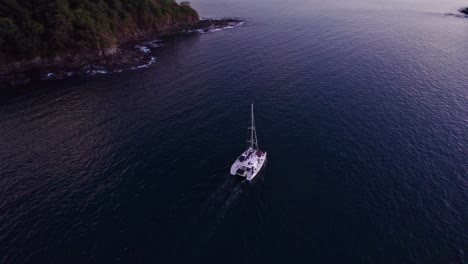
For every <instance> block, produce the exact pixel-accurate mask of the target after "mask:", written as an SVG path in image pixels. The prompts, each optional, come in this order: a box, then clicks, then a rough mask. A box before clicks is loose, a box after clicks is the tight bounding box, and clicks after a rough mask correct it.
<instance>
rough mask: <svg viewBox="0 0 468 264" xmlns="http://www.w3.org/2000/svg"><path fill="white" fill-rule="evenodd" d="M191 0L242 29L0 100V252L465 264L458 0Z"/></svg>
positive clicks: (466, 124)
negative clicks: (251, 125) (256, 168)
mask: <svg viewBox="0 0 468 264" xmlns="http://www.w3.org/2000/svg"><path fill="white" fill-rule="evenodd" d="M192 5H193V6H194V7H195V8H196V9H197V10H199V12H200V14H201V15H202V16H206V17H215V16H216V17H240V18H243V19H244V20H245V24H244V25H243V26H241V27H237V28H234V29H229V30H223V31H219V32H213V33H208V34H195V35H190V36H184V37H177V38H173V39H170V40H167V41H166V43H165V46H164V47H161V48H158V49H156V50H154V51H153V54H154V56H155V57H156V58H157V62H156V63H155V64H154V65H152V66H151V67H149V68H147V69H143V70H139V71H129V72H124V73H121V74H114V75H101V76H93V77H90V76H88V77H82V78H75V79H70V80H64V81H55V82H44V83H40V84H36V85H33V86H32V87H29V88H23V89H21V90H20V91H18V92H8V93H3V94H2V96H1V97H0V161H1V162H0V262H1V263H111V262H121V263H236V264H238V263H463V261H464V260H465V259H466V258H467V255H468V252H467V248H466V245H467V237H468V235H467V219H468V212H467V210H468V135H467V132H468V52H467V51H468V19H464V18H459V17H454V16H447V15H445V14H446V13H449V12H452V13H455V12H456V10H457V9H458V8H459V7H462V6H466V5H467V3H466V1H461V0H448V1H435V0H433V1H428V0H394V1H384V0H334V1H329V0H295V1H292V0H281V1H279V0H269V1H266V0H256V1H248V0H235V1H233V0H216V1H215V0H193V1H192ZM252 102H253V103H254V104H255V111H256V112H255V115H256V124H257V130H258V138H259V145H260V148H261V149H263V150H265V151H268V157H269V160H268V164H267V167H266V169H265V170H264V171H263V173H262V174H261V175H259V176H257V178H256V180H255V181H253V182H251V183H247V182H242V181H240V180H238V179H236V178H233V177H232V176H230V175H229V167H230V165H231V164H232V162H233V161H234V160H235V159H236V157H237V156H238V155H239V154H240V153H241V152H242V151H243V150H244V146H245V142H244V141H245V138H246V133H247V126H248V122H249V106H250V104H251V103H252ZM465 261H466V260H465Z"/></svg>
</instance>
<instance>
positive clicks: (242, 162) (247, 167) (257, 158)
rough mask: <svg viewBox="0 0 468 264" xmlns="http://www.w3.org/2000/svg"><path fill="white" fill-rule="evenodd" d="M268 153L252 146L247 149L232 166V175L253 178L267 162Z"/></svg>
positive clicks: (249, 179)
mask: <svg viewBox="0 0 468 264" xmlns="http://www.w3.org/2000/svg"><path fill="white" fill-rule="evenodd" d="M266 158H267V153H266V152H262V151H260V150H254V149H252V148H249V149H247V150H246V151H245V152H244V153H242V155H240V156H239V158H238V159H237V160H236V161H235V162H234V164H232V166H231V175H237V176H240V177H245V178H246V179H247V180H248V181H251V180H253V178H255V176H257V174H258V173H259V172H260V171H261V169H262V168H263V166H264V164H265V163H266Z"/></svg>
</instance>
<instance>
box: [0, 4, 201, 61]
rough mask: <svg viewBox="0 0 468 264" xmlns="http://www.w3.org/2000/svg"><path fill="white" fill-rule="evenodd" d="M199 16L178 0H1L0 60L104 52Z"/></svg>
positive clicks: (192, 20)
mask: <svg viewBox="0 0 468 264" xmlns="http://www.w3.org/2000/svg"><path fill="white" fill-rule="evenodd" d="M197 20H198V14H197V12H196V11H195V10H193V9H192V8H191V7H190V5H189V3H188V2H182V3H181V4H180V5H179V4H177V3H176V2H175V1H174V0H2V1H0V62H10V61H17V60H21V59H26V60H28V59H33V58H36V57H41V58H54V57H56V56H57V55H61V54H65V53H66V54H70V53H71V54H74V53H75V54H76V53H78V52H83V51H85V50H104V49H107V48H113V47H116V46H117V45H118V44H119V40H120V41H122V40H125V39H126V38H127V37H129V36H132V35H134V34H137V33H138V32H146V31H158V30H160V31H161V30H164V29H165V28H166V29H167V28H169V27H171V25H174V24H189V23H195V22H196V21H197Z"/></svg>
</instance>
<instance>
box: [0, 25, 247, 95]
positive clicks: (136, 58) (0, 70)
mask: <svg viewBox="0 0 468 264" xmlns="http://www.w3.org/2000/svg"><path fill="white" fill-rule="evenodd" d="M242 24H243V21H242V20H240V19H232V18H225V19H204V18H201V19H200V20H199V21H198V22H197V23H194V24H192V25H184V26H181V27H178V28H177V29H175V30H168V31H166V32H144V33H142V34H139V35H138V36H135V37H133V38H131V39H129V40H126V41H124V42H123V43H121V44H120V45H119V46H118V47H115V48H112V49H108V50H105V51H98V52H96V51H94V52H92V51H91V52H89V53H82V54H78V55H71V56H64V57H63V58H54V59H43V58H37V59H34V60H30V61H22V62H16V63H11V64H8V65H3V66H1V67H0V85H2V86H4V85H6V86H10V87H11V86H18V85H25V84H28V83H29V82H31V81H38V80H57V79H65V78H68V77H72V76H83V75H97V74H108V73H119V72H122V71H128V70H137V69H142V68H147V67H149V66H150V65H151V64H153V63H155V62H156V58H155V57H153V56H151V52H152V50H153V49H154V48H158V47H160V46H162V45H163V43H164V39H165V38H167V37H170V36H174V35H180V34H195V33H208V32H214V31H219V30H222V29H230V28H234V27H236V26H240V25H242Z"/></svg>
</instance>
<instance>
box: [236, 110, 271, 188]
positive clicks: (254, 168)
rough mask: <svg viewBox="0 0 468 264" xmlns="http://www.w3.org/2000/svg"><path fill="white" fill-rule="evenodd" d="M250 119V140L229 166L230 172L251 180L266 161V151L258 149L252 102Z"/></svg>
mask: <svg viewBox="0 0 468 264" xmlns="http://www.w3.org/2000/svg"><path fill="white" fill-rule="evenodd" d="M250 118H251V120H250V127H249V131H250V140H248V141H247V143H249V146H248V148H247V150H246V151H244V153H242V154H241V155H240V156H239V158H237V160H236V161H235V162H234V164H232V166H231V174H232V175H237V176H240V177H245V178H246V179H247V180H248V181H251V180H252V179H253V178H255V176H257V174H258V173H259V172H260V170H261V169H262V167H263V165H264V164H265V162H266V158H267V153H266V152H263V151H261V150H260V149H258V141H257V131H256V130H255V120H254V113H253V104H252V107H251V117H250Z"/></svg>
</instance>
